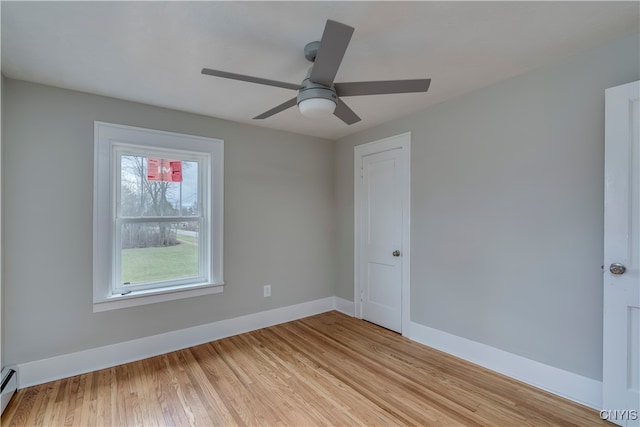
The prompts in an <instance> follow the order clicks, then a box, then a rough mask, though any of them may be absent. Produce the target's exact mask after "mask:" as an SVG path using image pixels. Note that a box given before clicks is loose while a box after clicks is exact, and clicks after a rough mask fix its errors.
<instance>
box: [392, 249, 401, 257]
mask: <svg viewBox="0 0 640 427" xmlns="http://www.w3.org/2000/svg"><path fill="white" fill-rule="evenodd" d="M391 255H393V256H400V251H397V250H396V251H393V253H392V254H391Z"/></svg>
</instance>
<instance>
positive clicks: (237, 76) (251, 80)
mask: <svg viewBox="0 0 640 427" xmlns="http://www.w3.org/2000/svg"><path fill="white" fill-rule="evenodd" d="M202 74H206V75H208V76H215V77H222V78H225V79H233V80H242V81H243V82H249V83H257V84H261V85H267V86H276V87H282V88H285V89H293V90H298V89H300V85H296V84H293V83H286V82H279V81H277V80H269V79H262V78H260V77H252V76H245V75H244V74H236V73H228V72H226V71H220V70H212V69H210V68H203V69H202Z"/></svg>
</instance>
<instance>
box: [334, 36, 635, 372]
mask: <svg viewBox="0 0 640 427" xmlns="http://www.w3.org/2000/svg"><path fill="white" fill-rule="evenodd" d="M639 50H640V46H639V42H638V35H634V36H633V37H630V38H625V39H621V40H618V41H617V42H614V43H612V44H609V45H607V46H604V47H601V48H598V49H594V50H591V51H589V52H585V53H583V54H580V55H577V56H574V57H572V58H569V59H567V60H565V61H563V62H562V63H559V64H556V65H554V66H553V67H549V68H544V69H540V70H537V71H534V72H531V73H528V74H526V75H522V76H519V77H516V78H513V79H510V80H508V81H504V82H501V83H498V84H495V85H492V86H490V87H487V88H485V89H482V90H479V91H476V92H474V93H471V94H468V95H466V96H463V97H461V98H458V99H455V100H451V101H449V102H446V103H443V104H439V105H437V106H434V107H431V108H428V109H427V110H425V111H423V112H420V113H418V114H414V115H412V116H409V117H405V118H401V119H398V120H395V121H392V122H389V123H387V124H385V125H382V126H379V127H377V128H375V129H372V130H368V131H364V132H361V133H358V134H356V135H352V136H349V137H345V138H343V139H341V140H339V141H338V144H337V147H336V152H335V168H336V178H335V194H336V215H337V218H338V223H337V236H338V247H337V250H336V258H335V262H336V266H337V268H338V271H337V295H338V296H340V297H342V298H346V299H349V300H353V147H354V146H355V145H357V144H362V143H366V142H370V141H374V140H377V139H381V138H384V137H388V136H391V135H396V134H399V133H403V132H407V131H411V132H412V162H411V176H412V184H411V185H412V189H411V190H412V191H411V203H412V211H411V221H412V223H411V251H412V252H411V254H412V258H411V319H412V320H413V321H414V322H417V323H419V324H422V325H426V326H429V327H433V328H436V329H439V330H442V331H446V332H449V333H452V334H455V335H458V336H461V337H465V338H468V339H471V340H474V341H477V342H481V343H484V344H487V345H490V346H493V347H496V348H499V349H503V350H506V351H508V352H512V353H515V354H518V355H521V356H524V357H527V358H530V359H533V360H537V361H540V362H542V363H546V364H548V365H551V366H555V367H558V368H561V369H564V370H567V371H571V372H575V373H577V374H580V375H583V376H586V377H589V378H594V379H600V378H601V370H602V274H601V270H600V265H601V263H602V259H603V191H604V190H603V188H604V184H603V180H604V175H603V167H604V166H603V165H604V154H603V153H604V90H605V88H607V87H611V86H616V85H619V84H623V83H627V82H631V81H634V80H638V79H639V78H640V71H639V67H640V65H639V64H640V58H639V53H638V52H639ZM437 84H438V82H437V81H434V82H433V85H437Z"/></svg>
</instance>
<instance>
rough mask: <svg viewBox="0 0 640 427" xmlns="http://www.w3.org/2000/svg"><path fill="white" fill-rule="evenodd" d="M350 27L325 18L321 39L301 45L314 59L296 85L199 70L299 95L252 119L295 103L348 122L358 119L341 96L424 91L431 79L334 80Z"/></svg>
mask: <svg viewBox="0 0 640 427" xmlns="http://www.w3.org/2000/svg"><path fill="white" fill-rule="evenodd" d="M353 31H354V28H353V27H350V26H348V25H345V24H341V23H339V22H336V21H332V20H327V24H326V25H325V27H324V32H323V33H322V39H321V40H320V41H319V42H318V41H315V42H311V43H308V44H307V45H306V46H305V47H304V56H305V58H307V60H309V61H311V62H313V65H312V66H311V68H309V71H308V72H307V75H306V77H305V78H304V80H303V81H302V83H301V84H299V85H298V84H293V83H286V82H280V81H277V80H269V79H263V78H260V77H252V76H245V75H243V74H236V73H229V72H226V71H220V70H212V69H209V68H203V69H202V74H206V75H209V76H216V77H223V78H226V79H233V80H242V81H245V82H250V83H258V84H263V85H268V86H276V87H281V88H285V89H291V90H297V91H298V96H296V97H294V98H291V99H290V100H288V101H285V102H283V103H282V104H280V105H278V106H276V107H274V108H272V109H270V110H269V111H266V112H264V113H262V114H260V115H258V116H256V117H254V119H266V118H267V117H271V116H273V115H274V114H277V113H279V112H281V111H284V110H286V109H287V108H290V107H293V106H294V105H297V106H298V108H299V109H300V112H301V113H302V114H303V115H304V116H307V117H321V116H325V115H330V114H334V115H335V116H336V117H338V118H339V119H340V120H342V121H343V122H345V123H346V124H348V125H351V124H353V123H356V122H359V121H360V120H361V119H360V117H358V115H357V114H356V113H354V112H353V110H351V108H349V107H348V106H347V104H345V103H344V101H342V99H340V98H342V97H345V96H358V95H382V94H391V93H410V92H426V91H427V89H429V84H430V83H431V79H417V80H383V81H371V82H350V83H334V81H333V80H334V79H335V77H336V74H337V72H338V67H340V63H341V62H342V58H343V57H344V54H345V52H346V50H347V46H348V45H349V41H350V40H351V35H352V34H353Z"/></svg>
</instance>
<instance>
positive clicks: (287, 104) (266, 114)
mask: <svg viewBox="0 0 640 427" xmlns="http://www.w3.org/2000/svg"><path fill="white" fill-rule="evenodd" d="M297 103H298V98H297V97H296V98H291V99H290V100H288V101H285V102H283V103H282V104H280V105H278V106H277V107H273V108H272V109H271V110H269V111H265V112H264V113H262V114H260V115H259V116H255V117H254V119H266V118H267V117H271V116H273V115H274V114H277V113H279V112H280V111H284V110H286V109H287V108H291V107H293V106H294V105H296V104H297Z"/></svg>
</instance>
